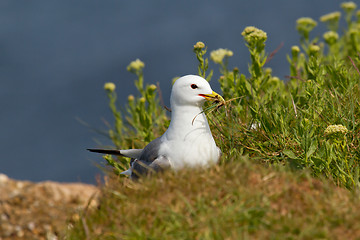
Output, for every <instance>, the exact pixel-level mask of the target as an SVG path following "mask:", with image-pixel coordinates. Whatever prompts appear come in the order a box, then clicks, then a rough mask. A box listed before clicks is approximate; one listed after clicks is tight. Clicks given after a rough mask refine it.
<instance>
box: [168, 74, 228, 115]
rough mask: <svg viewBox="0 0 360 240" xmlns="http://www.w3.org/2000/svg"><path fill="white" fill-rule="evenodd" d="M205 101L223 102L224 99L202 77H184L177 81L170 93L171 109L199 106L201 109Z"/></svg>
mask: <svg viewBox="0 0 360 240" xmlns="http://www.w3.org/2000/svg"><path fill="white" fill-rule="evenodd" d="M206 100H209V101H218V102H220V101H224V99H223V98H222V97H221V96H220V95H219V94H217V93H216V92H214V91H213V90H212V89H211V87H210V84H209V83H208V82H207V81H206V80H205V79H204V78H202V77H200V76H195V75H186V76H183V77H181V78H179V79H177V80H176V81H175V83H174V85H173V87H172V91H171V97H170V102H171V107H172V108H173V107H175V106H185V105H190V106H199V107H201V106H202V105H203V104H204V102H205V101H206Z"/></svg>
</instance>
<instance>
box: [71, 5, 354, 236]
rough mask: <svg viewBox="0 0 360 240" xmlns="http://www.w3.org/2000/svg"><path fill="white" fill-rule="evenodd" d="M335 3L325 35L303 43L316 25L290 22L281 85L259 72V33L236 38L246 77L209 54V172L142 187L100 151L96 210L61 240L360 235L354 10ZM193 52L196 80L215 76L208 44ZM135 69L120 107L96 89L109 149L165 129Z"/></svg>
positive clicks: (134, 144) (136, 66) (149, 88)
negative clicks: (293, 40) (217, 154)
mask: <svg viewBox="0 0 360 240" xmlns="http://www.w3.org/2000/svg"><path fill="white" fill-rule="evenodd" d="M341 8H342V9H343V12H342V13H341V12H334V13H330V14H327V15H325V16H322V17H320V21H321V22H322V24H326V25H327V27H328V30H329V31H327V32H325V33H324V35H323V36H315V37H314V36H312V30H313V29H314V28H315V27H316V26H317V24H318V23H317V22H316V21H315V20H313V19H310V18H300V19H298V21H297V23H296V29H297V30H298V32H299V34H300V44H299V46H293V47H292V48H291V51H290V52H291V53H290V54H289V56H288V62H289V72H290V74H289V77H288V78H287V79H280V78H279V77H276V76H273V74H272V69H270V68H267V67H266V64H267V62H268V61H275V59H274V58H273V59H272V55H271V54H268V53H267V52H266V44H265V43H266V40H267V34H266V33H265V32H263V31H262V30H260V29H257V28H255V27H246V28H245V29H244V31H243V32H242V35H243V36H244V41H245V44H246V46H247V47H248V49H249V54H250V63H249V72H248V73H240V72H239V70H238V68H234V69H229V68H228V62H229V61H230V60H231V56H232V55H233V52H232V51H230V50H227V49H218V50H215V51H212V52H211V53H210V60H212V61H213V62H214V63H216V64H218V66H219V71H220V74H221V76H220V78H219V79H218V81H219V82H220V86H221V90H222V94H223V96H224V99H225V100H227V103H226V104H225V106H223V107H221V108H219V109H217V110H215V111H213V110H214V109H215V108H214V106H206V107H205V108H207V107H209V108H208V109H209V111H208V113H207V115H208V119H209V122H210V125H211V128H212V132H213V135H214V138H215V141H216V142H217V145H218V146H219V147H220V148H221V150H222V152H223V156H222V158H221V161H220V164H219V166H217V167H215V168H211V169H207V170H201V171H190V170H184V171H180V172H178V173H173V172H169V173H166V174H164V175H162V176H161V177H160V179H146V180H144V184H143V185H140V184H137V183H132V182H130V181H129V180H128V179H126V178H123V177H119V176H118V173H119V172H121V171H122V170H123V169H125V168H127V167H128V161H129V159H125V158H116V159H115V158H113V157H111V156H105V157H104V158H105V160H106V163H107V165H109V166H110V170H113V171H112V173H109V176H110V178H111V181H110V182H109V183H108V184H107V185H105V186H104V188H103V194H102V196H101V197H100V198H101V201H102V203H101V205H100V208H99V209H98V210H92V211H89V212H86V213H84V216H83V220H82V221H80V222H78V223H73V224H74V228H73V230H72V231H70V232H69V236H70V237H69V238H70V239H83V238H85V237H88V238H89V239H165V238H166V239H226V238H228V239H239V238H240V239H246V238H251V239H256V238H266V239H286V238H288V239H298V238H300V239H314V238H323V239H347V238H350V237H352V238H355V237H357V238H360V231H359V227H360V226H359V224H358V222H359V215H360V212H359V211H358V210H357V209H359V207H358V204H357V200H358V198H359V195H358V193H357V192H358V191H359V186H360V178H359V177H360V167H359V163H360V143H359V139H360V72H359V69H358V68H359V67H360V55H359V52H360V11H357V12H355V10H356V5H355V4H354V3H351V2H348V3H345V4H342V5H341ZM341 15H343V16H341ZM341 17H343V18H344V19H345V22H346V24H347V25H346V27H344V28H343V29H339V21H340V18H341ZM193 50H194V53H195V55H196V58H197V59H198V61H199V64H198V66H196V67H197V71H198V74H199V75H201V76H203V77H204V78H206V79H207V80H208V81H214V80H211V78H212V76H213V72H214V71H216V70H214V69H209V59H208V57H207V56H208V54H207V46H205V44H204V43H202V42H198V43H196V44H195V45H194V48H193ZM144 66H145V65H144V63H142V62H141V61H139V60H137V61H134V62H132V63H131V64H130V65H129V66H128V70H129V71H130V72H132V73H134V74H135V75H136V77H137V79H136V80H135V86H136V87H137V89H138V91H139V95H138V96H135V97H134V96H132V95H131V96H129V98H128V103H127V105H126V106H125V111H119V110H118V109H119V107H118V106H117V102H116V92H115V88H114V86H113V85H111V84H107V85H106V87H105V89H106V92H107V94H108V97H109V100H110V104H109V105H110V109H111V111H112V113H113V114H114V124H113V126H111V125H110V124H109V125H108V127H109V130H108V131H107V135H108V136H109V137H110V138H111V139H112V141H113V143H114V145H115V147H117V148H122V149H126V148H142V147H144V146H145V145H146V144H147V143H149V142H150V141H151V140H153V139H154V138H155V137H157V136H160V135H161V134H163V133H164V131H165V130H166V128H167V126H168V124H169V117H168V115H167V114H166V110H165V108H164V107H163V106H162V104H161V102H162V100H161V95H160V92H159V89H158V87H156V86H155V85H146V86H144V76H143V68H144ZM195 69H196V68H195ZM210 112H211V113H210ZM163 195H165V197H163Z"/></svg>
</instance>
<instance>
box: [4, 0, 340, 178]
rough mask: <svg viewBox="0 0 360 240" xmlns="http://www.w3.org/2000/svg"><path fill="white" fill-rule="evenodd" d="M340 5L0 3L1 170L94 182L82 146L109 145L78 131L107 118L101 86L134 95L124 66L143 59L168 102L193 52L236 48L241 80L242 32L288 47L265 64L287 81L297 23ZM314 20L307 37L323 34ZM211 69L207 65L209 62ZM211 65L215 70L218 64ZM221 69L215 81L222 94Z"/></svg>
mask: <svg viewBox="0 0 360 240" xmlns="http://www.w3.org/2000/svg"><path fill="white" fill-rule="evenodd" d="M340 3H341V1H329V0H302V1H288V0H273V1H266V0H262V1H260V0H252V1H248V0H240V1H235V0H234V1H230V0H223V1H204V0H203V1H120V0H116V1H115V0H103V1H96V0H84V1H78V0H75V1H70V0H62V1H54V0H39V1H28V0H18V1H14V0H2V1H0V83H1V84H0V110H1V117H0V126H1V127H0V173H4V174H7V175H8V176H10V177H12V178H16V179H26V180H32V181H41V180H55V181H82V182H89V183H94V182H95V176H96V175H97V174H99V173H101V170H99V169H98V168H97V167H96V166H95V165H94V163H100V162H102V158H101V156H100V155H96V154H91V153H88V152H87V151H86V150H85V149H86V148H88V147H96V146H97V142H96V141H95V139H96V140H98V141H100V142H101V143H103V144H110V142H109V141H108V140H107V139H106V138H104V137H101V136H100V135H98V134H96V133H94V132H93V131H91V130H90V129H89V128H88V127H86V126H84V125H82V124H81V123H80V122H79V121H78V120H77V119H78V118H79V119H81V120H83V121H85V122H87V123H88V124H90V125H91V126H94V127H96V128H99V129H106V127H105V125H104V124H103V120H102V119H106V120H108V121H110V122H111V120H112V116H111V113H110V111H109V109H108V105H107V97H106V95H105V92H104V91H103V85H104V83H105V82H109V81H111V82H114V83H115V84H116V85H117V89H116V91H117V93H118V96H119V104H120V105H123V104H125V102H126V99H127V96H128V95H129V94H135V95H136V93H137V92H136V89H135V87H134V84H133V80H134V79H135V76H134V75H132V74H130V73H128V72H127V71H126V66H127V65H128V64H129V63H130V62H131V61H133V60H135V59H136V58H140V59H141V60H142V61H144V62H145V65H146V66H145V69H144V74H145V83H148V84H151V83H154V84H156V83H157V82H159V83H160V86H161V89H162V91H163V97H164V99H165V100H166V101H167V103H168V98H169V93H170V89H171V79H172V78H173V77H175V76H182V75H186V74H190V73H192V74H194V73H195V74H196V72H197V68H196V67H197V61H196V58H195V55H194V53H193V52H192V47H193V45H194V44H195V43H196V42H197V41H203V42H205V43H206V45H207V46H208V50H209V52H210V51H211V50H215V49H218V48H220V47H221V48H228V49H231V50H232V51H233V52H234V56H233V57H232V58H231V59H230V66H231V67H233V66H238V67H239V69H240V71H241V72H242V73H245V74H247V66H248V62H249V54H248V52H247V48H246V47H245V44H244V41H243V38H242V36H241V32H242V31H243V29H244V28H245V27H246V26H256V27H258V28H260V29H262V30H264V31H266V32H267V34H268V41H267V47H266V50H267V51H268V52H272V51H273V50H275V49H276V48H277V47H278V46H279V45H280V44H281V43H282V42H283V43H284V46H283V47H282V48H281V50H280V51H279V52H278V54H277V55H276V56H275V57H274V58H273V59H272V61H271V62H270V63H269V64H268V66H269V67H272V68H273V73H274V75H277V76H279V77H280V78H281V79H285V76H286V75H288V73H289V71H288V67H289V66H288V63H287V60H286V55H287V54H289V53H290V48H291V46H292V45H294V44H299V37H298V34H297V32H296V29H295V22H296V19H298V18H300V17H305V16H306V17H312V18H314V19H315V20H317V21H318V19H319V17H320V16H322V15H324V14H326V13H329V12H333V11H340ZM324 30H325V27H324V24H322V23H319V25H318V26H317V27H316V29H315V30H314V32H313V36H317V35H318V36H320V37H321V35H322V33H323V32H324ZM212 66H213V65H212ZM216 69H217V67H216ZM218 76H219V73H218V71H215V75H214V78H213V80H212V82H211V84H212V86H213V89H214V90H215V91H219V86H218V84H217V80H216V79H217V77H218Z"/></svg>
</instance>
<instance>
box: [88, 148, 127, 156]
mask: <svg viewBox="0 0 360 240" xmlns="http://www.w3.org/2000/svg"><path fill="white" fill-rule="evenodd" d="M87 150H89V151H90V152H96V153H103V154H110V155H118V156H123V154H121V153H120V150H114V149H96V148H88V149H87Z"/></svg>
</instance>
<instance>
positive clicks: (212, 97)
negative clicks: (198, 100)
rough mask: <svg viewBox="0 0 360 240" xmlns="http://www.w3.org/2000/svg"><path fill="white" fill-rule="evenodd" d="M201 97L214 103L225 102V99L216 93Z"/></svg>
mask: <svg viewBox="0 0 360 240" xmlns="http://www.w3.org/2000/svg"><path fill="white" fill-rule="evenodd" d="M199 96H201V97H203V98H205V99H206V100H207V101H212V102H216V103H219V102H225V100H224V98H223V97H222V96H221V95H220V94H218V93H216V92H214V91H213V92H212V93H211V94H199Z"/></svg>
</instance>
